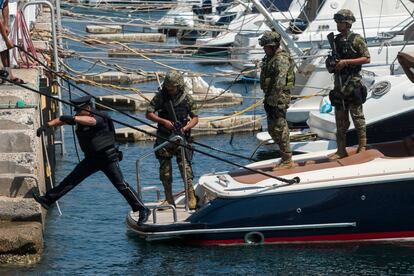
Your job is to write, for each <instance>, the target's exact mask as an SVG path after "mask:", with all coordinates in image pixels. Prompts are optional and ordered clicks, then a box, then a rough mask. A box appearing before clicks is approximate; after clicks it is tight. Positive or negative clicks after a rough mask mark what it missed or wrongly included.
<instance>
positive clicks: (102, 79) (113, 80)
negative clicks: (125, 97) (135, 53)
mask: <svg viewBox="0 0 414 276" xmlns="http://www.w3.org/2000/svg"><path fill="white" fill-rule="evenodd" d="M81 79H83V80H91V81H94V82H98V83H108V84H119V85H131V84H136V83H142V82H149V81H156V80H157V77H156V76H155V74H146V75H143V74H137V73H130V74H127V73H122V72H104V73H100V74H93V75H83V76H82V77H81Z"/></svg>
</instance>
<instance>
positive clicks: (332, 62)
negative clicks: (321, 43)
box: [325, 33, 338, 74]
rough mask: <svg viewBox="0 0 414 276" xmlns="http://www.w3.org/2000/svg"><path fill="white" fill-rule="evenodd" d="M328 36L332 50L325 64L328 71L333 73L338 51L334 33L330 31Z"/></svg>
mask: <svg viewBox="0 0 414 276" xmlns="http://www.w3.org/2000/svg"><path fill="white" fill-rule="evenodd" d="M327 38H328V42H329V45H330V46H331V50H332V52H331V54H330V55H329V56H328V58H327V59H326V61H325V65H326V69H328V72H329V73H331V74H332V73H335V66H336V63H337V61H338V53H337V52H336V44H335V35H334V33H329V34H328V36H327Z"/></svg>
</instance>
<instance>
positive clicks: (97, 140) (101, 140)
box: [76, 110, 115, 155]
mask: <svg viewBox="0 0 414 276" xmlns="http://www.w3.org/2000/svg"><path fill="white" fill-rule="evenodd" d="M93 112H94V113H96V114H99V115H100V116H102V117H103V119H104V121H105V126H104V127H103V128H98V127H97V126H86V125H81V124H77V125H76V136H78V139H79V145H80V147H81V149H82V151H83V152H84V153H85V155H91V154H94V153H98V152H101V151H102V150H105V149H108V148H110V147H114V146H115V127H114V124H113V122H112V120H111V118H110V117H109V116H108V115H107V114H106V113H103V112H98V111H96V110H93Z"/></svg>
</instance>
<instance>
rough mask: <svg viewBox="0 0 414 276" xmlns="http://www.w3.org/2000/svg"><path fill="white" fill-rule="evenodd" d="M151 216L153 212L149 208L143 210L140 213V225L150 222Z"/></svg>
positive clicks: (138, 222)
mask: <svg viewBox="0 0 414 276" xmlns="http://www.w3.org/2000/svg"><path fill="white" fill-rule="evenodd" d="M150 215H151V210H150V209H148V208H145V209H143V210H140V211H139V218H138V221H137V224H138V225H142V224H144V223H146V222H147V221H148V218H149V216H150Z"/></svg>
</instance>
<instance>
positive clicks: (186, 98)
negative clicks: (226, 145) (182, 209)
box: [147, 71, 196, 204]
mask: <svg viewBox="0 0 414 276" xmlns="http://www.w3.org/2000/svg"><path fill="white" fill-rule="evenodd" d="M166 85H176V86H177V89H178V91H177V94H176V95H175V96H174V97H171V96H170V95H169V94H168V93H167V91H165V89H164V86H166ZM184 88H185V87H184V80H183V78H182V76H181V74H179V73H178V72H176V71H172V72H170V73H169V74H167V76H166V78H165V80H164V83H163V89H161V91H160V92H158V93H157V94H156V95H155V96H154V98H153V99H152V100H151V102H150V104H149V106H148V108H147V113H148V112H151V113H155V112H158V116H159V117H160V118H163V119H167V120H170V121H172V122H173V121H174V118H173V117H172V114H169V112H168V109H167V107H166V105H167V104H168V101H170V100H171V101H172V103H173V108H174V111H175V113H176V117H177V120H178V122H179V124H180V125H181V127H183V126H185V124H186V123H187V122H188V121H189V119H190V117H194V116H196V114H195V113H194V109H195V105H194V101H193V98H192V97H191V96H190V95H189V94H187V93H186V92H185V90H184ZM157 135H158V136H160V137H163V138H170V137H172V136H173V135H174V133H173V132H172V131H171V130H169V129H167V128H165V127H164V126H163V125H161V124H158V130H157ZM185 138H186V140H187V142H188V141H189V139H190V135H189V133H186V134H185ZM164 142H165V140H163V139H161V138H157V140H156V141H155V145H154V147H156V146H158V145H160V144H162V143H164ZM187 145H189V146H191V144H190V143H187ZM155 155H156V157H157V159H158V161H159V163H160V168H159V173H160V180H161V182H162V184H163V186H164V190H165V194H166V199H167V201H168V202H169V203H170V204H174V200H173V199H172V181H173V179H172V162H171V158H172V157H173V156H176V160H177V164H178V167H179V169H180V173H181V176H183V162H185V163H186V166H185V167H186V175H187V185H188V189H189V192H192V193H194V190H193V185H192V181H193V178H194V176H193V170H192V167H191V159H192V152H191V151H189V150H188V149H187V150H186V159H185V160H182V158H181V148H180V147H179V146H178V145H177V144H169V145H167V146H166V147H164V148H161V149H159V150H157V151H156V152H155Z"/></svg>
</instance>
